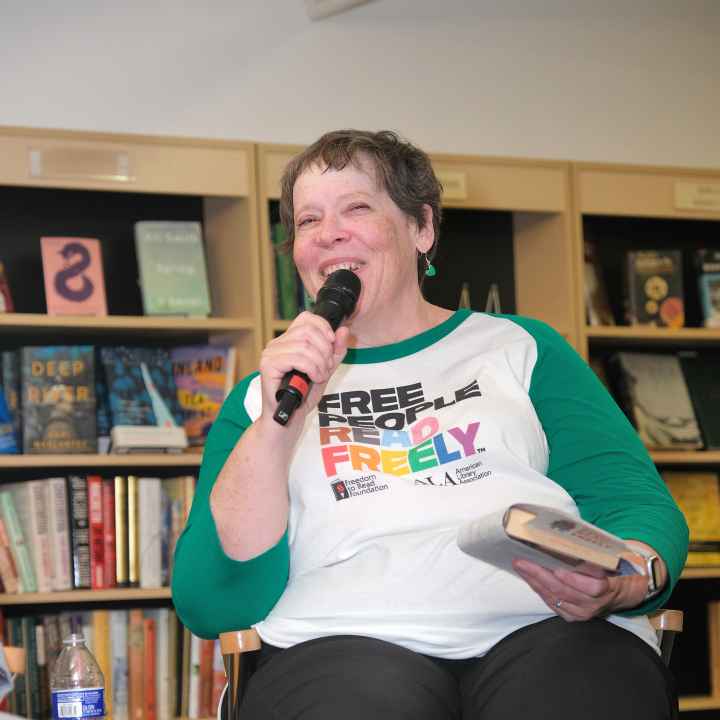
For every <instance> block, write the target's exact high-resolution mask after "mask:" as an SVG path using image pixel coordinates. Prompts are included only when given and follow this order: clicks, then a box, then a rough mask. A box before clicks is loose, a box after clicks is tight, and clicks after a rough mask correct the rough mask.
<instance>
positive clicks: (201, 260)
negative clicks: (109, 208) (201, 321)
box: [135, 221, 210, 317]
mask: <svg viewBox="0 0 720 720" xmlns="http://www.w3.org/2000/svg"><path fill="white" fill-rule="evenodd" d="M135 249H136V252H137V259H138V265H139V268H140V288H141V291H142V300H143V308H144V311H145V314H146V315H195V316H202V317H206V316H208V315H209V314H210V294H209V290H208V281H207V269H206V265H205V250H204V247H203V240H202V230H201V227H200V223H197V222H169V221H168V222H154V221H152V222H151V221H143V222H138V223H135Z"/></svg>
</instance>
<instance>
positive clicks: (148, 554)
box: [137, 477, 163, 588]
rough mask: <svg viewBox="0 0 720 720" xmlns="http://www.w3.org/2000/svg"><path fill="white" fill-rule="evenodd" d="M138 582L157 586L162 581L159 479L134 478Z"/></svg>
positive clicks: (143, 584)
mask: <svg viewBox="0 0 720 720" xmlns="http://www.w3.org/2000/svg"><path fill="white" fill-rule="evenodd" d="M137 494H138V530H137V535H138V557H139V569H138V582H139V585H140V587H142V588H156V587H161V586H162V584H163V582H162V564H163V563H162V543H161V539H162V522H161V516H162V483H161V480H160V478H152V477H140V478H138V479H137Z"/></svg>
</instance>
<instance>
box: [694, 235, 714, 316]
mask: <svg viewBox="0 0 720 720" xmlns="http://www.w3.org/2000/svg"><path fill="white" fill-rule="evenodd" d="M695 261H696V265H697V270H698V289H699V291H700V305H701V306H702V313H703V324H704V325H705V327H709V328H718V327H720V250H708V249H702V250H697V252H696V255H695Z"/></svg>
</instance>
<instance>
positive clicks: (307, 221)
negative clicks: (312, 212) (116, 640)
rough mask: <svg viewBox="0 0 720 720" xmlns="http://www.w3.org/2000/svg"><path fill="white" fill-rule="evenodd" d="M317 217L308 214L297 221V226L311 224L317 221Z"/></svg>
mask: <svg viewBox="0 0 720 720" xmlns="http://www.w3.org/2000/svg"><path fill="white" fill-rule="evenodd" d="M316 219H317V218H314V217H312V216H307V217H303V218H300V219H299V220H298V221H297V222H296V223H295V227H298V228H301V227H306V226H307V225H310V224H311V223H313V222H315V220H316Z"/></svg>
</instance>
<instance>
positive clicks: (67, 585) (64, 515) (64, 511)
mask: <svg viewBox="0 0 720 720" xmlns="http://www.w3.org/2000/svg"><path fill="white" fill-rule="evenodd" d="M45 482H46V483H47V488H46V489H47V496H48V510H49V527H48V532H49V535H50V555H51V558H52V562H53V590H70V589H72V572H71V557H72V553H71V551H70V527H69V525H68V521H69V508H68V496H67V483H66V481H65V478H64V477H54V478H49V479H48V480H46V481H45Z"/></svg>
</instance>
